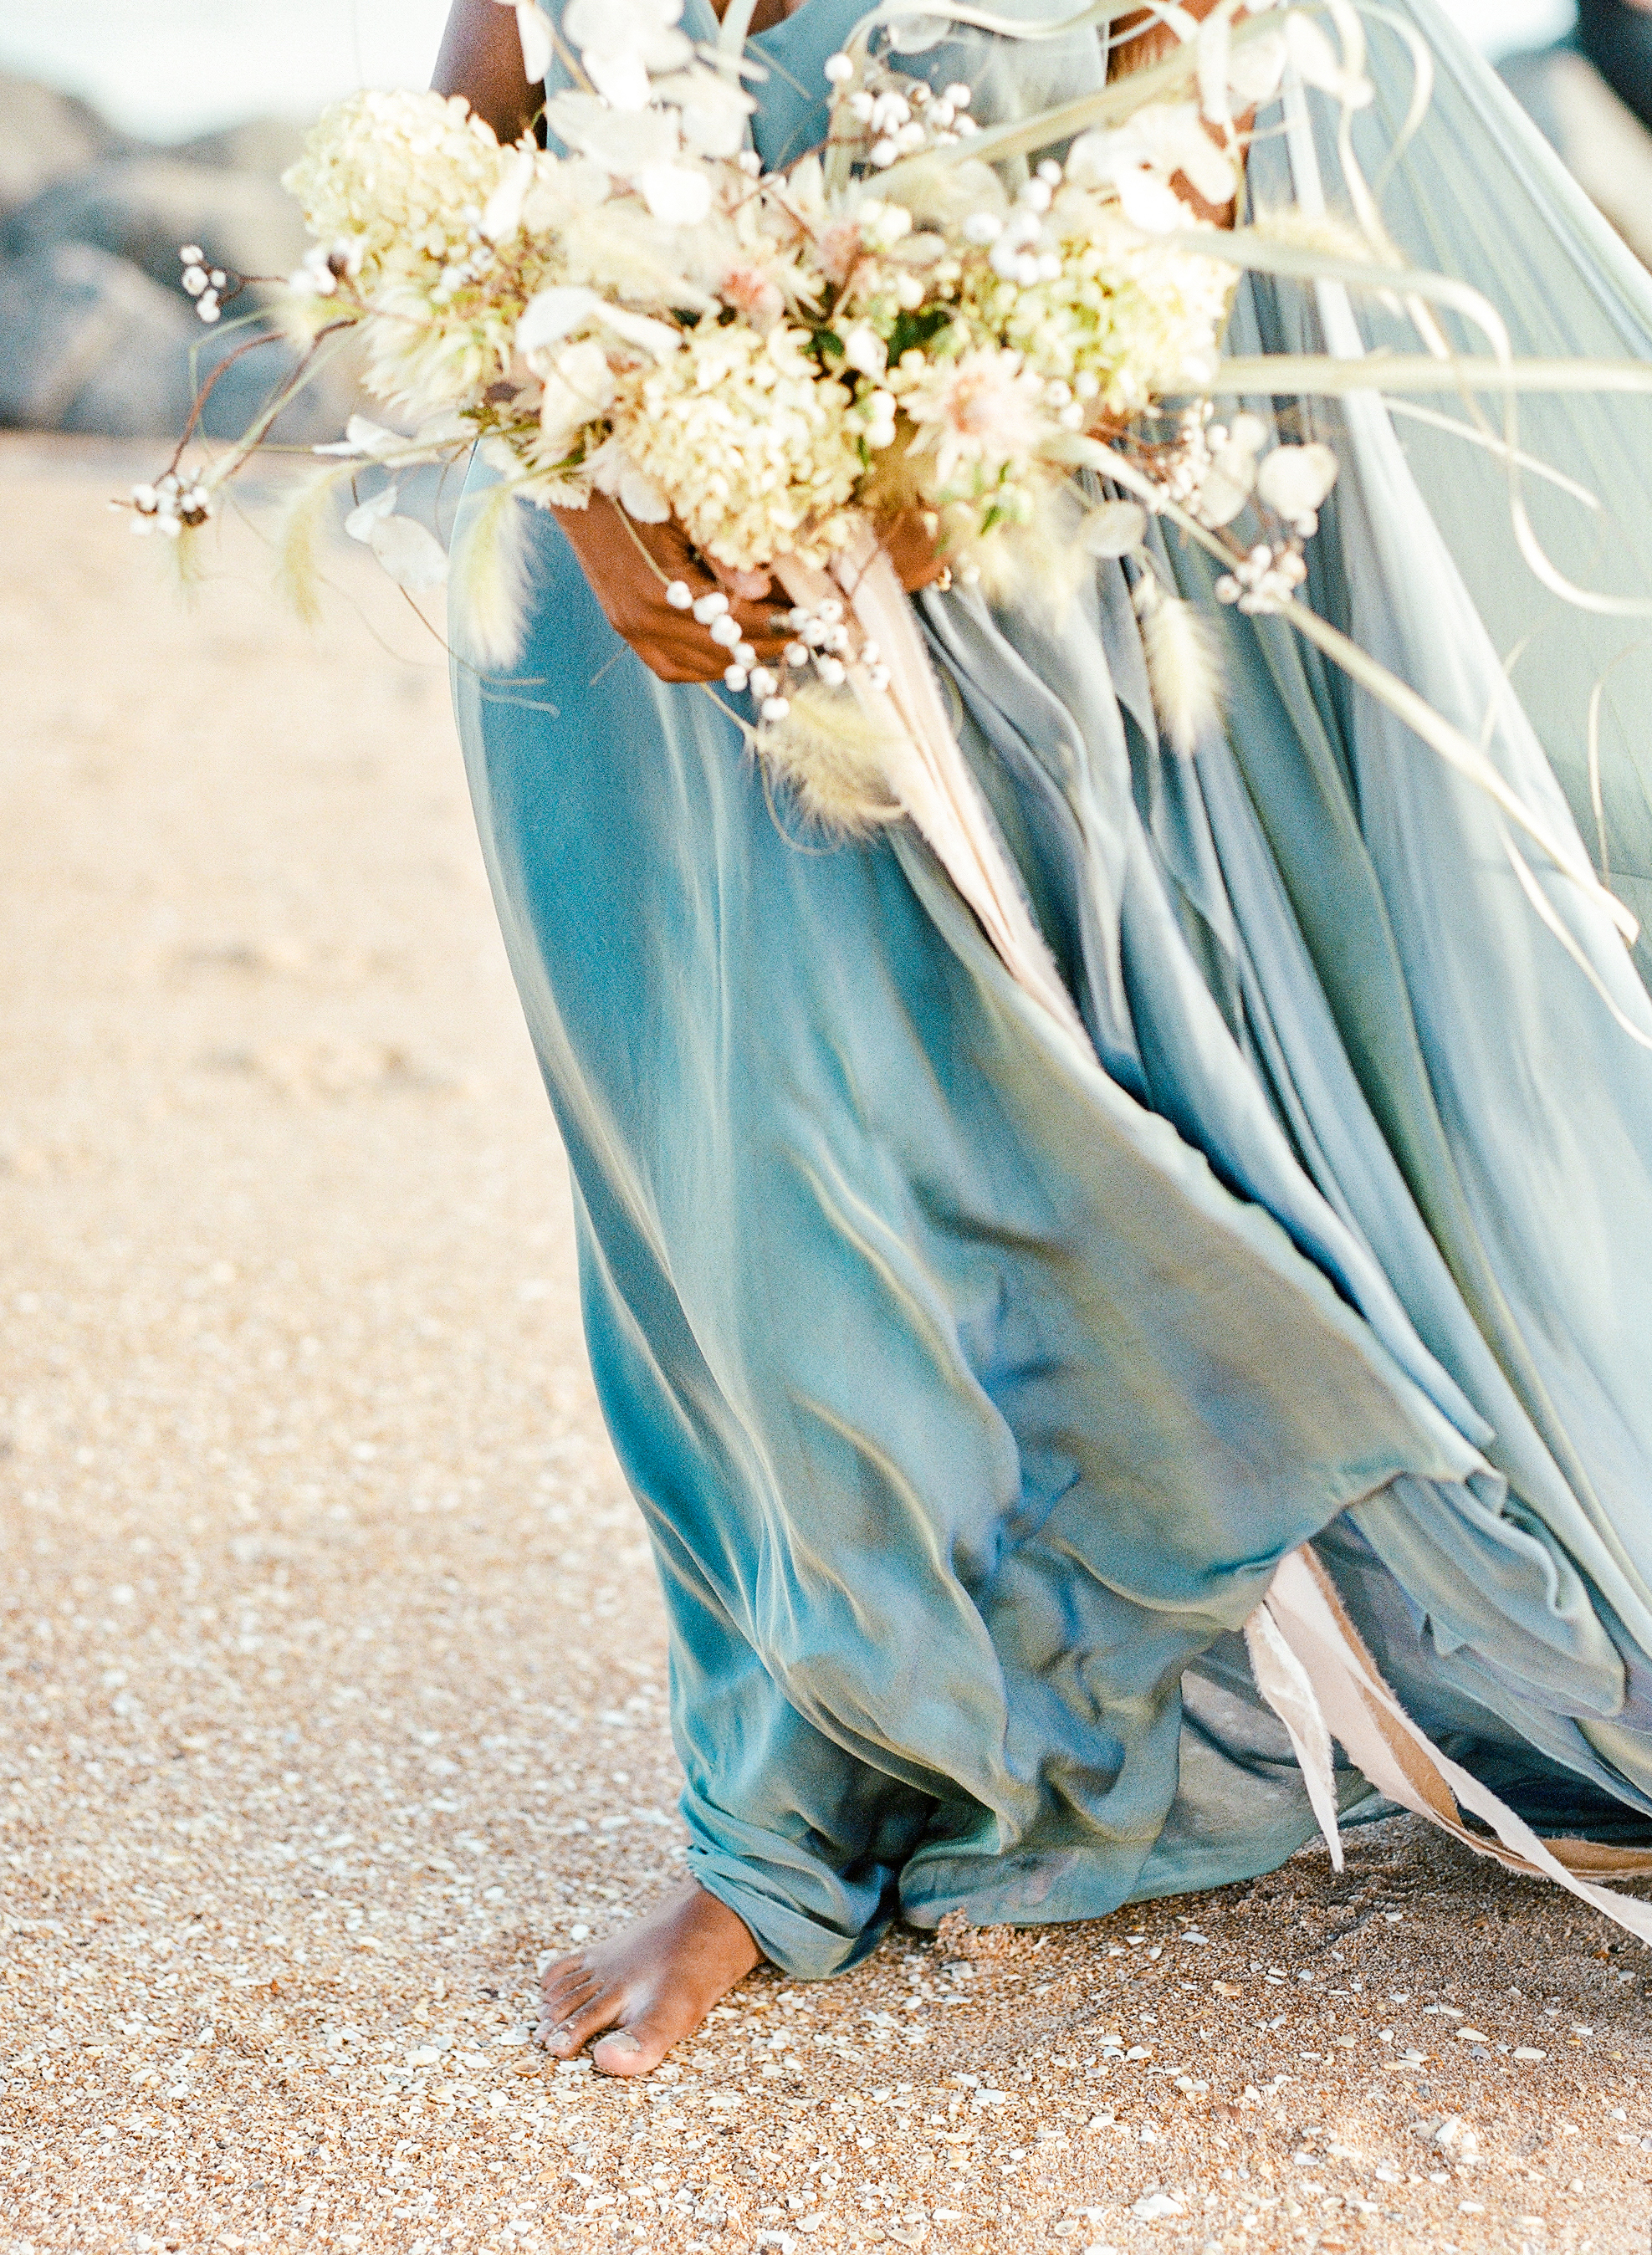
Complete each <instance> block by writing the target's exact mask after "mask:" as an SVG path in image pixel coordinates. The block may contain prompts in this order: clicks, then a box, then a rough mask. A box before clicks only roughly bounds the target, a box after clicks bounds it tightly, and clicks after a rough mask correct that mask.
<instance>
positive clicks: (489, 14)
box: [431, 0, 544, 142]
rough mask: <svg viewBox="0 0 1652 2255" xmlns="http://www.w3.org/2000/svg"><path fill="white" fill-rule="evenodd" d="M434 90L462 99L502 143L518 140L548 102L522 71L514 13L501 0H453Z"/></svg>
mask: <svg viewBox="0 0 1652 2255" xmlns="http://www.w3.org/2000/svg"><path fill="white" fill-rule="evenodd" d="M431 85H432V88H434V89H435V91H436V92H437V93H438V94H462V95H464V97H465V99H466V101H467V102H468V103H469V104H470V106H471V109H473V110H474V111H475V114H476V116H478V117H481V118H484V119H485V120H486V121H487V123H489V125H491V126H492V128H493V130H494V131H495V132H496V134H497V136H498V137H499V138H500V140H501V141H502V142H503V141H518V140H520V139H521V137H522V136H523V135H524V133H525V132H526V131H527V130H528V128H529V126H530V125H531V123H532V122H533V120H534V118H535V116H537V115H538V111H539V109H540V107H541V104H542V102H543V100H544V96H543V94H542V92H541V90H540V88H538V87H537V86H533V85H531V83H530V82H529V79H528V74H527V73H526V71H524V68H523V67H522V42H521V39H519V38H518V36H517V17H516V11H515V10H514V9H512V8H502V7H500V6H499V5H498V4H497V0H453V10H452V12H451V13H450V14H449V16H448V18H447V28H446V31H445V32H443V34H442V43H441V51H440V53H439V54H438V56H437V58H436V69H435V74H434V75H433V77H432V80H431Z"/></svg>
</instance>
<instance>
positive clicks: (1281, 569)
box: [1216, 540, 1308, 615]
mask: <svg viewBox="0 0 1652 2255" xmlns="http://www.w3.org/2000/svg"><path fill="white" fill-rule="evenodd" d="M1307 576H1308V566H1307V563H1306V561H1305V560H1304V557H1303V553H1302V549H1301V546H1300V544H1299V543H1297V541H1289V540H1259V541H1258V542H1257V543H1256V545H1255V547H1254V548H1253V549H1252V550H1251V551H1250V553H1249V554H1248V556H1246V557H1245V558H1243V560H1242V561H1241V562H1240V563H1237V564H1235V565H1234V568H1233V570H1232V571H1231V572H1224V573H1223V574H1222V576H1221V578H1220V580H1218V581H1217V582H1216V600H1217V601H1218V602H1219V603H1231V604H1232V605H1233V606H1234V608H1235V609H1236V610H1241V611H1246V612H1249V613H1251V614H1253V615H1254V614H1255V613H1257V612H1261V611H1276V610H1277V609H1278V608H1280V606H1281V605H1282V604H1283V603H1288V602H1290V600H1291V598H1292V597H1293V596H1294V595H1295V594H1296V593H1297V589H1298V588H1299V587H1301V586H1302V584H1303V582H1304V580H1306V578H1307Z"/></svg>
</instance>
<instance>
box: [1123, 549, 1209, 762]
mask: <svg viewBox="0 0 1652 2255" xmlns="http://www.w3.org/2000/svg"><path fill="white" fill-rule="evenodd" d="M1133 600H1134V601H1135V615H1136V617H1137V618H1138V619H1139V620H1140V622H1141V626H1142V651H1143V653H1144V655H1145V657H1146V658H1147V678H1148V686H1149V688H1150V689H1151V691H1152V692H1153V710H1154V711H1155V713H1156V714H1157V715H1158V724H1159V734H1161V736H1163V740H1164V741H1165V742H1166V743H1167V744H1168V745H1169V746H1170V749H1171V750H1172V751H1173V752H1174V753H1176V754H1177V756H1178V758H1181V759H1185V760H1187V759H1192V756H1193V754H1194V753H1195V752H1196V751H1197V750H1198V749H1199V738H1200V737H1201V736H1203V735H1205V734H1206V733H1207V732H1208V731H1209V730H1211V729H1213V728H1216V727H1220V725H1221V718H1222V676H1221V664H1220V659H1219V657H1218V656H1217V650H1216V640H1215V636H1213V633H1212V632H1211V628H1210V622H1209V621H1208V620H1207V619H1205V618H1203V617H1201V616H1200V615H1199V612H1198V611H1197V610H1195V609H1194V608H1193V606H1192V603H1190V602H1189V601H1187V600H1186V599H1185V597H1184V596H1181V595H1170V594H1166V593H1165V591H1164V588H1163V586H1162V585H1161V583H1160V581H1159V579H1158V576H1157V574H1156V573H1153V572H1143V573H1142V576H1141V578H1140V579H1139V580H1137V581H1136V583H1135V592H1134V597H1133Z"/></svg>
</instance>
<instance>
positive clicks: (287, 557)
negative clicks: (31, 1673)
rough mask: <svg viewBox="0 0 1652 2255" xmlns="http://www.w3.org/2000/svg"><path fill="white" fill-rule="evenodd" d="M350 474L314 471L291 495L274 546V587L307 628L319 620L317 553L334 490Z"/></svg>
mask: <svg viewBox="0 0 1652 2255" xmlns="http://www.w3.org/2000/svg"><path fill="white" fill-rule="evenodd" d="M352 467H354V466H353V465H352ZM349 474H350V473H349V470H348V469H346V470H318V471H316V472H315V473H314V474H313V475H312V476H310V477H307V478H306V479H305V481H304V482H303V483H302V484H301V485H300V486H299V488H298V490H297V491H296V492H295V493H294V494H293V495H292V499H291V500H290V501H289V502H288V503H287V505H286V510H285V515H284V516H283V518H282V522H281V530H280V535H279V537H278V541H277V544H276V572H275V579H276V587H277V591H278V593H279V594H281V595H282V596H283V597H284V598H285V601H287V603H288V604H289V605H290V606H291V607H292V611H293V613H294V614H295V615H296V616H297V617H298V618H299V620H300V621H301V622H303V624H304V625H306V627H313V626H315V625H316V624H318V623H319V622H320V616H321V602H320V594H319V590H320V585H321V566H320V555H319V551H320V544H321V539H322V535H323V533H324V531H325V530H326V528H327V523H328V521H329V519H330V517H331V515H332V509H333V490H334V487H335V486H338V485H341V483H342V482H343V481H344V480H345V479H346V478H347V477H348V475H349Z"/></svg>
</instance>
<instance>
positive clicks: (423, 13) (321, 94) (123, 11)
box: [0, 0, 1571, 141]
mask: <svg viewBox="0 0 1652 2255" xmlns="http://www.w3.org/2000/svg"><path fill="white" fill-rule="evenodd" d="M1446 6H1447V10H1448V12H1449V13H1451V14H1452V15H1454V16H1455V17H1456V18H1458V20H1459V22H1460V23H1462V24H1463V25H1464V26H1465V27H1466V29H1467V31H1468V32H1470V34H1471V36H1473V38H1475V39H1479V40H1480V43H1481V45H1483V46H1485V47H1486V48H1487V50H1488V52H1491V53H1506V52H1507V51H1508V50H1509V49H1511V48H1515V47H1523V46H1541V45H1542V44H1543V41H1544V40H1546V39H1551V38H1554V37H1556V36H1557V34H1558V33H1559V32H1564V30H1565V28H1566V25H1567V24H1568V23H1569V22H1570V20H1571V0H1446ZM446 13H447V0H0V70H4V71H12V72H16V73H18V74H22V75H24V76H27V77H36V78H41V79H45V80H46V81H48V83H50V84H52V85H54V86H60V87H63V88H66V89H67V90H68V91H69V92H71V93H74V94H80V95H85V96H86V97H87V99H88V101H90V102H95V104H96V106H97V107H98V108H99V109H102V111H104V113H105V114H106V115H107V116H109V117H111V118H112V119H113V120H114V121H115V123H116V124H117V125H119V126H122V127H123V128H124V129H125V130H127V131H129V132H134V133H142V134H146V135H149V136H150V137H152V138H154V139H156V140H161V141H168V140H181V139H183V138H184V137H186V135H189V134H192V133H200V132H206V131H208V130H211V129H212V128H214V127H215V126H219V125H227V124H232V123H236V122H238V121H239V120H240V119H242V118H243V117H254V116H271V115H274V116H291V117H310V116H314V114H315V112H316V111H317V110H318V109H320V107H321V105H322V104H323V103H324V102H328V101H330V100H331V99H332V98H333V97H334V95H340V94H343V93H347V92H348V90H349V89H350V88H353V87H358V86H423V85H424V84H425V83H426V81H428V79H429V77H430V69H431V65H432V62H433V60H435V54H436V46H437V42H438V40H439V38H440V36H441V27H442V24H443V21H444V20H445V18H446Z"/></svg>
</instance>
